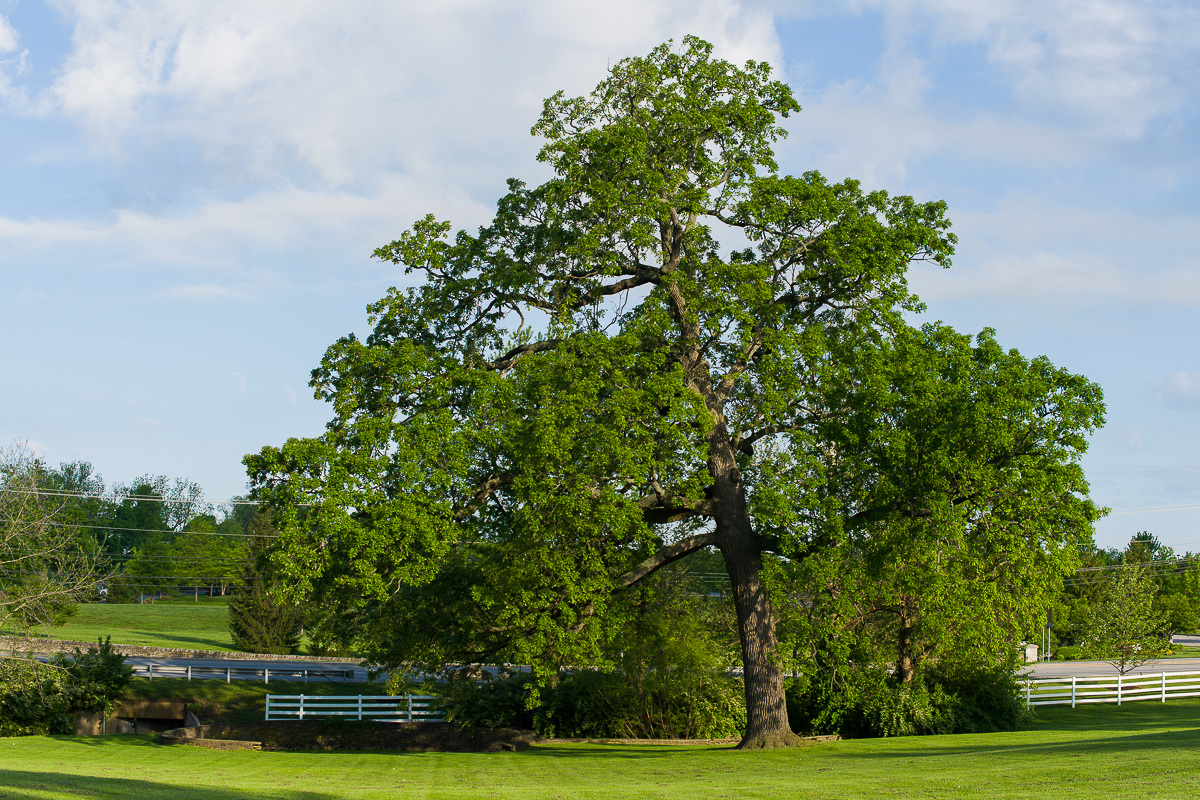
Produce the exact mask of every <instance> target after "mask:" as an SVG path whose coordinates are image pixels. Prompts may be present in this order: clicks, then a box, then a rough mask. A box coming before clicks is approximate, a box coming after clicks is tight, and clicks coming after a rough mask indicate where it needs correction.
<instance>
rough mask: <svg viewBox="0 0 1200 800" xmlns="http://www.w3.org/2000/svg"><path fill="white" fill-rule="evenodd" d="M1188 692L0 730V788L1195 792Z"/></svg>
mask: <svg viewBox="0 0 1200 800" xmlns="http://www.w3.org/2000/svg"><path fill="white" fill-rule="evenodd" d="M1198 718H1200V702H1196V701H1174V702H1171V703H1168V704H1166V705H1165V706H1164V705H1160V704H1157V703H1137V704H1131V705H1127V706H1123V707H1121V708H1116V707H1115V706H1109V707H1096V706H1093V707H1090V708H1087V709H1076V710H1075V711H1072V710H1071V709H1048V710H1043V711H1042V713H1041V715H1040V719H1039V721H1038V722H1037V723H1036V725H1035V726H1034V727H1033V729H1031V730H1025V731H1020V732H1016V733H997V734H979V735H964V736H935V737H919V738H907V739H874V740H857V741H846V742H831V743H823V744H818V745H815V746H812V747H808V748H804V749H799V750H788V751H775V752H760V753H742V752H737V751H733V750H729V749H721V748H709V747H687V746H683V747H667V746H654V745H555V746H541V747H535V748H532V749H530V750H527V751H524V752H521V753H495V754H453V753H259V752H218V751H210V750H202V749H199V748H188V747H168V746H163V745H157V744H155V743H154V742H153V740H152V739H151V738H149V737H107V738H99V737H93V738H84V737H63V738H28V739H9V740H0V769H3V770H4V773H3V775H0V783H2V784H3V787H4V788H2V789H0V797H12V798H28V799H29V800H33V798H38V799H39V800H42V799H43V798H68V797H78V796H80V795H83V796H88V797H100V798H109V797H112V798H117V797H128V796H135V795H136V796H144V797H154V796H163V797H166V796H171V797H178V798H184V799H186V798H190V799H191V800H232V799H233V798H244V799H245V800H259V799H260V798H262V799H264V800H265V798H279V799H281V800H282V799H287V800H335V799H340V798H360V797H361V798H384V797H387V798H392V797H421V798H475V797H499V798H530V797H536V798H542V797H546V798H556V797H561V798H607V797H654V798H700V797H703V798H710V797H714V798H716V797H731V798H757V797H764V798H774V797H779V798H821V799H822V800H823V799H824V798H829V799H830V800H834V799H835V798H860V797H861V798H878V797H888V798H890V797H897V798H899V797H904V798H913V797H921V798H924V797H929V798H958V797H966V796H972V795H982V796H987V797H989V798H993V797H994V798H1014V800H1016V798H1055V799H1056V800H1057V799H1059V798H1074V797H1080V798H1083V797H1089V798H1090V797H1114V798H1115V797H1125V796H1137V797H1150V798H1160V797H1161V798H1175V797H1178V798H1184V797H1188V798H1190V797H1192V796H1194V795H1195V794H1196V793H1197V792H1200V771H1198V770H1197V769H1196V752H1197V747H1198V746H1200V731H1198V730H1197V724H1198V723H1197V721H1196V720H1197V719H1198Z"/></svg>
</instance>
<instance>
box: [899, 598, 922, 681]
mask: <svg viewBox="0 0 1200 800" xmlns="http://www.w3.org/2000/svg"><path fill="white" fill-rule="evenodd" d="M916 631H917V624H916V613H915V611H914V609H913V608H912V607H910V606H909V604H908V603H907V602H901V604H900V630H899V631H898V633H897V637H896V638H897V652H896V673H895V678H896V680H897V681H899V682H900V683H910V682H911V681H912V679H913V673H914V672H916V669H917V660H916V658H915V657H914V655H913V639H914V637H915V635H916Z"/></svg>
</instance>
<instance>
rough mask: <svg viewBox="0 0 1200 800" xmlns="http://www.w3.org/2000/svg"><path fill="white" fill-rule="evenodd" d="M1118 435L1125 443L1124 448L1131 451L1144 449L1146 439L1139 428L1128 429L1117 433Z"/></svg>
mask: <svg viewBox="0 0 1200 800" xmlns="http://www.w3.org/2000/svg"><path fill="white" fill-rule="evenodd" d="M1118 435H1119V436H1120V437H1121V438H1122V439H1123V440H1124V441H1125V446H1126V447H1128V448H1129V449H1130V450H1133V451H1135V452H1136V451H1140V450H1145V449H1146V437H1145V435H1144V434H1143V433H1142V431H1141V429H1139V428H1129V429H1127V430H1122V431H1118Z"/></svg>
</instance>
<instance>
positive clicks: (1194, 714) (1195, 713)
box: [1026, 700, 1200, 732]
mask: <svg viewBox="0 0 1200 800" xmlns="http://www.w3.org/2000/svg"><path fill="white" fill-rule="evenodd" d="M1197 719H1200V702H1197V701H1196V700H1173V701H1169V702H1167V703H1158V702H1154V701H1149V700H1143V701H1140V702H1136V703H1125V704H1123V705H1119V706H1118V705H1115V704H1112V703H1103V704H1102V703H1095V704H1090V705H1080V706H1078V707H1077V708H1071V707H1069V706H1047V707H1043V708H1040V709H1038V710H1037V712H1036V716H1035V718H1034V720H1033V722H1032V723H1030V724H1029V725H1028V726H1026V729H1027V730H1034V731H1105V730H1107V731H1147V732H1149V731H1154V730H1163V729H1165V728H1191V727H1193V726H1195V724H1196V720H1197Z"/></svg>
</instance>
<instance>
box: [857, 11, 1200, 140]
mask: <svg viewBox="0 0 1200 800" xmlns="http://www.w3.org/2000/svg"><path fill="white" fill-rule="evenodd" d="M851 6H852V7H868V8H874V9H878V10H880V11H881V12H882V13H884V14H885V15H886V16H887V17H888V18H889V22H890V25H889V29H890V30H891V31H892V33H893V35H894V36H897V37H905V36H908V35H909V34H910V32H911V31H912V30H914V29H917V30H924V31H926V32H928V33H929V35H930V36H931V37H932V38H934V39H935V41H937V42H940V43H962V42H980V43H982V44H983V46H984V47H985V48H986V51H987V55H988V58H989V59H990V60H991V61H992V62H993V63H995V64H997V65H999V66H1000V67H1001V68H1002V69H1004V70H1005V71H1006V72H1007V74H1008V75H1009V77H1010V80H1011V81H1012V85H1013V88H1014V91H1015V92H1016V93H1017V95H1018V96H1020V97H1022V98H1024V99H1025V100H1027V101H1031V102H1035V103H1039V104H1043V105H1045V106H1047V107H1050V108H1053V109H1055V110H1059V111H1065V112H1068V113H1071V114H1078V115H1081V116H1083V117H1084V118H1086V119H1087V120H1088V121H1089V123H1090V124H1091V125H1092V126H1093V127H1094V128H1096V129H1098V131H1099V132H1101V133H1104V134H1106V135H1110V136H1117V137H1133V136H1138V135H1140V134H1142V133H1143V132H1144V131H1145V129H1146V127H1147V125H1148V124H1149V123H1150V122H1151V121H1152V120H1154V119H1155V118H1156V117H1158V116H1160V115H1162V114H1164V113H1169V112H1173V111H1175V110H1177V109H1178V108H1179V107H1180V106H1181V104H1182V102H1183V101H1184V99H1185V98H1186V97H1189V96H1192V95H1194V92H1195V89H1194V83H1195V82H1194V75H1195V72H1196V69H1197V67H1200V8H1197V7H1196V5H1195V4H1194V3H1191V2H1186V0H1148V1H1147V0H1049V2H1047V1H1046V0H989V2H986V3H981V2H978V1H977V0H867V2H863V3H852V4H851ZM928 20H932V24H933V30H929V28H930V26H929V24H928V22H927V21H928ZM920 23H926V24H920Z"/></svg>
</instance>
